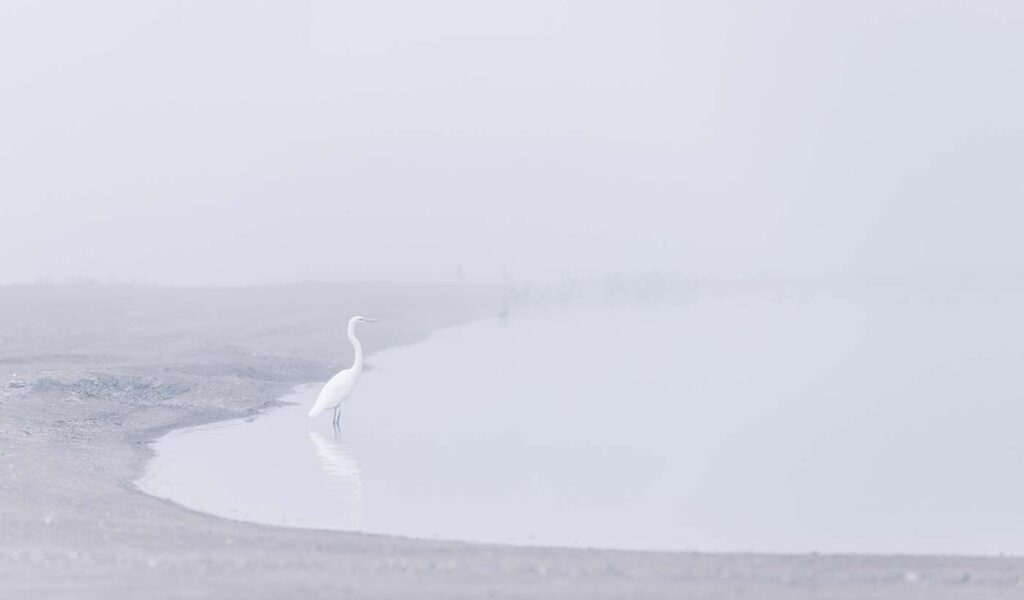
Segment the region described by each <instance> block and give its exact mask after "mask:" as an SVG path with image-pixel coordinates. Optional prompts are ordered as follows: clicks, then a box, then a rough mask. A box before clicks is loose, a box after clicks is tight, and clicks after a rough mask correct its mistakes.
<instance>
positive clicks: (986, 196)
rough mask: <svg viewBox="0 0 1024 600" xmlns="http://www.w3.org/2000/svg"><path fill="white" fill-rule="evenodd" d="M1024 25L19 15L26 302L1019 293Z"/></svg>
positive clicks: (665, 4)
mask: <svg viewBox="0 0 1024 600" xmlns="http://www.w3.org/2000/svg"><path fill="white" fill-rule="evenodd" d="M1022 31H1024V4H1021V3H1020V2H1018V1H1015V0H991V1H987V2H976V1H970V0H962V1H948V2H938V1H930V0H912V1H909V0H908V1H897V0H864V1H858V2H842V3H837V2H814V1H811V0H807V1H802V2H800V1H793V0H780V1H776V2H758V1H755V0H733V1H731V2H729V1H724V0H723V1H714V2H710V1H709V2H700V3H697V2H680V1H675V0H663V1H656V0H644V1H629V2H626V1H624V0H620V1H607V0H561V1H558V0H543V1H541V0H518V1H516V2H510V1H506V2H495V1H482V0H436V1H433V2H423V1H414V0H381V1H376V2H348V1H334V2H330V1H328V0H306V1H303V2H296V1H285V0H265V1H261V2H254V1H245V2H243V1H240V0H230V1H229V0H225V1H220V2H200V1H198V0H178V1H156V0H124V1H111V0H99V1H96V2H79V1H72V0H54V1H50V2H35V1H29V0H6V1H5V2H3V3H0V167H2V168H0V282H2V283H10V282H21V281H35V280H39V279H50V280H58V281H59V280H62V279H67V278H82V277H85V278H95V279H102V280H105V279H115V280H137V281H141V282H155V283H170V284H239V283H259V282H287V281H301V280H337V279H351V278H361V279H365V278H372V279H406V278H414V279H430V280H434V279H436V280H448V279H452V278H454V277H455V273H456V272H457V269H459V268H460V267H461V269H462V271H463V272H464V273H465V274H466V275H467V276H468V277H469V278H471V279H475V280H495V279H497V278H498V277H499V273H502V272H503V270H504V271H505V272H507V273H510V274H511V275H512V276H513V277H516V278H523V279H525V278H546V277H550V276H557V275H558V274H560V273H562V272H572V273H580V274H587V273H605V272H609V271H623V270H626V271H651V270H661V271H669V272H680V273H730V274H747V273H819V272H827V273H846V272H878V271H883V272H904V271H922V270H924V271H936V270H938V271H966V270H972V271H1012V270H1016V269H1019V268H1020V267H1021V266H1022V264H1021V263H1022V260H1024V252H1022V250H1024V242H1022V241H1021V239H1022V238H1021V236H1020V234H1019V228H1020V223H1021V222H1022V218H1024V204H1022V203H1021V193H1022V191H1024V185H1022V175H1021V169H1020V161H1021V159H1022V157H1024V111H1022V110H1021V109H1020V107H1021V106H1024V83H1022V82H1024V79H1022V67H1021V59H1022V57H1024V35H1021V32H1022Z"/></svg>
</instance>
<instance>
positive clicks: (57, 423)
mask: <svg viewBox="0 0 1024 600" xmlns="http://www.w3.org/2000/svg"><path fill="white" fill-rule="evenodd" d="M502 298H503V294H502V291H501V290H500V289H497V288H490V287H478V286H466V285H463V286H454V285H453V286H443V285H426V284H421V285H414V284H409V285H398V284H345V285H340V284H339V285H319V284H307V285H296V286H280V287H259V288H244V289H241V288H236V289H215V290H211V289H161V288H150V287H140V286H116V285H62V286H48V285H44V286H20V287H8V288H0V598H22V597H24V598H29V597H31V598H40V597H73V598H93V597H95V598H138V597H150V598H152V597H173V598H192V597H195V598H205V597H247V598H262V597H290V596H291V595H292V594H294V593H302V594H306V595H308V596H311V597H339V596H341V595H349V596H357V597H369V598H404V597H418V598H459V597H489V598H510V597H531V598H532V597H557V598H602V597H623V598H682V597H686V598H740V597H747V598H759V599H761V598H763V599H769V600H770V599H773V598H829V599H839V598H849V599H853V598H929V599H942V598H972V599H975V598H1020V597H1022V596H1024V560H1022V559H1016V558H1013V559H1011V558H966V557H881V556H821V555H802V556H765V555H744V554H734V555H713V554H698V553H645V552H617V551H594V550H562V549H547V548H513V547H498V546H477V545H469V544H462V543H454V542H433V541H429V542H428V541H421V540H411V539H402V538H386V537H376V536H365V535H356V534H344V533H336V532H321V531H309V530H294V529H283V528H274V527H265V526H259V525H253V524H248V523H239V522H232V521H226V520H222V519H217V518H214V517H209V516H205V515H202V514H198V513H195V512H191V511H188V510H185V509H183V508H180V507H178V506H176V505H173V504H171V503H169V502H165V501H162V500H159V499H156V498H152V497H149V496H146V495H145V494H143V493H141V492H139V491H138V490H136V489H135V488H134V487H133V485H132V481H133V480H134V479H135V478H136V477H137V476H138V475H139V473H140V472H141V470H142V467H143V465H144V462H145V460H146V459H147V457H148V452H149V450H148V446H147V442H149V441H151V440H153V439H154V438H155V437H157V436H158V435H160V434H161V433H162V432H165V431H167V430H169V429H170V428H174V427H181V426H184V425H188V424H194V423H200V422H208V421H213V420H218V419H225V418H233V417H238V416H244V415H248V414H256V413H257V412H258V411H259V410H261V409H263V408H266V407H268V406H271V405H272V404H273V402H274V401H275V398H277V397H279V396H280V395H282V394H283V393H284V392H286V391H287V390H288V389H290V388H291V387H292V386H293V385H295V384H297V383H302V382H308V381H318V380H322V379H324V378H325V377H326V376H328V375H329V374H330V373H332V372H333V371H334V370H336V369H337V367H338V366H339V365H341V364H342V363H345V362H346V361H347V360H348V359H349V356H348V353H349V352H350V349H349V348H348V347H347V346H346V344H345V343H344V341H343V340H344V337H343V336H344V324H345V318H346V316H347V315H349V314H351V313H356V312H362V313H372V314H373V316H377V317H379V318H381V319H384V320H386V321H387V322H388V327H386V328H385V327H381V328H377V329H373V330H370V329H367V330H366V331H365V333H364V334H363V336H364V345H365V346H366V347H367V348H368V349H371V350H372V349H378V350H379V349H381V348H384V347H386V346H389V345H395V344H402V343H407V342H410V341H413V340H417V339H421V338H423V337H424V336H426V335H427V334H428V333H429V332H430V331H431V330H432V329H436V328H438V327H443V326H448V325H453V324H456V323H459V322H464V321H467V320H470V319H474V318H480V317H487V316H492V315H494V314H496V313H497V312H498V311H499V310H500V306H501V301H502ZM371 360H372V357H371ZM752 501H754V500H753V499H752Z"/></svg>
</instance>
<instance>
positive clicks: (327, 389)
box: [309, 316, 377, 429]
mask: <svg viewBox="0 0 1024 600" xmlns="http://www.w3.org/2000/svg"><path fill="white" fill-rule="evenodd" d="M376 322H377V319H367V318H366V317H360V316H355V317H352V318H351V319H349V322H348V339H349V341H351V342H352V348H353V349H355V352H356V356H355V359H354V360H353V361H352V368H351V369H345V370H344V371H341V372H340V373H338V374H337V375H335V376H334V377H331V378H330V380H328V381H327V383H325V384H324V387H323V388H321V389H320V395H319V396H317V397H316V404H314V405H313V408H311V409H310V410H309V417H310V418H313V417H317V416H319V415H320V413H322V412H324V411H325V410H327V409H328V408H332V409H334V421H333V422H334V427H335V429H337V427H338V421H339V419H340V418H341V405H342V403H344V402H345V400H347V399H348V397H349V396H351V395H352V389H353V388H355V387H356V381H358V380H359V375H360V374H361V373H362V372H363V346H362V345H361V344H360V343H359V339H358V338H357V337H356V324H357V323H376Z"/></svg>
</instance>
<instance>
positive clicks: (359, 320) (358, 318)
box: [348, 315, 378, 325]
mask: <svg viewBox="0 0 1024 600" xmlns="http://www.w3.org/2000/svg"><path fill="white" fill-rule="evenodd" d="M377 322H378V321H377V319H371V318H369V317H361V316H359V315H356V316H354V317H352V319H351V320H350V321H349V322H348V324H349V325H355V324H356V323H377Z"/></svg>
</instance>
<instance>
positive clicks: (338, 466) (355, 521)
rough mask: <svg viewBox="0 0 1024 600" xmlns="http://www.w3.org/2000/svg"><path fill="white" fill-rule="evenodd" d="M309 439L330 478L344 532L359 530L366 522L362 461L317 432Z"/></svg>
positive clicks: (323, 469) (338, 442) (346, 448)
mask: <svg viewBox="0 0 1024 600" xmlns="http://www.w3.org/2000/svg"><path fill="white" fill-rule="evenodd" d="M309 439H310V440H312V442H313V447H314V448H315V449H316V456H317V463H318V465H319V466H320V469H321V470H322V471H323V472H324V473H326V474H327V476H328V478H329V480H330V484H331V492H332V494H333V495H334V496H335V499H336V500H338V513H339V514H340V515H341V516H342V518H343V523H344V528H345V529H357V528H359V527H360V526H361V525H362V520H363V480H362V473H361V472H360V470H359V461H357V460H356V458H355V456H353V454H352V453H351V452H350V451H349V449H348V447H347V446H345V444H343V443H342V442H341V441H340V440H328V439H325V438H324V437H323V436H321V435H320V434H318V433H316V432H315V431H310V432H309Z"/></svg>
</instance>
